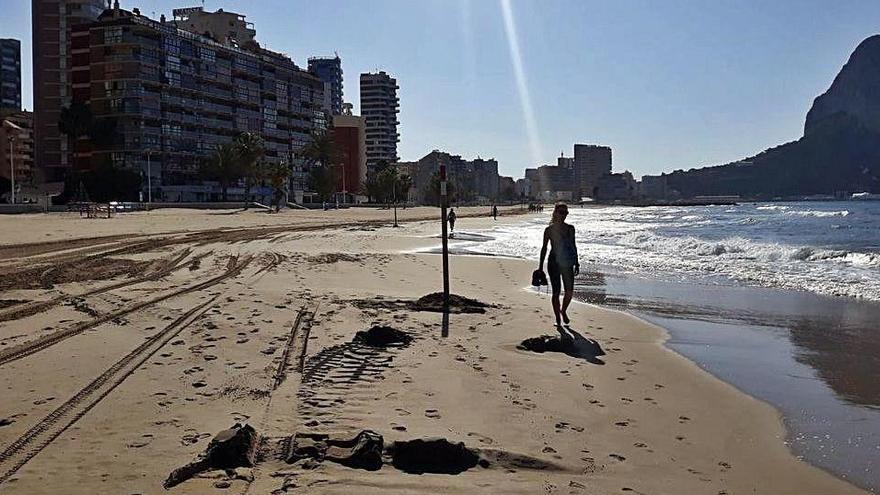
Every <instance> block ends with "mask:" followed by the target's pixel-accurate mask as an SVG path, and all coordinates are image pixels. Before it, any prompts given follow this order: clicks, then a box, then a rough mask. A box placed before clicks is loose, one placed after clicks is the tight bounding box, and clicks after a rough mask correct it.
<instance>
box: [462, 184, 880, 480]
mask: <svg viewBox="0 0 880 495" xmlns="http://www.w3.org/2000/svg"><path fill="white" fill-rule="evenodd" d="M549 217H550V213H549V208H548V212H547V213H545V214H544V215H540V216H538V217H533V218H530V219H529V220H525V221H521V222H514V223H508V224H504V225H500V226H498V227H496V228H495V229H493V230H491V231H490V232H483V233H481V234H482V235H481V236H478V237H472V238H471V237H466V236H462V239H460V240H458V241H456V242H455V243H454V244H453V249H454V250H456V251H457V252H459V253H465V254H467V253H484V254H493V255H507V256H516V257H522V258H527V259H532V260H536V259H537V257H538V253H539V250H540V246H541V240H542V234H543V230H544V228H545V227H546V225H547V222H548V220H549ZM567 221H568V223H571V224H573V225H574V226H575V229H576V232H577V245H578V250H579V259H580V262H581V271H582V273H581V275H580V276H579V277H578V278H577V280H576V298H577V299H579V300H581V301H583V302H588V303H594V304H599V305H604V306H609V307H614V308H617V309H622V310H625V311H629V312H631V313H634V314H636V315H637V316H639V317H642V318H644V319H646V320H648V321H651V322H653V323H656V324H658V325H660V326H662V327H664V328H666V329H667V330H668V331H669V334H670V338H669V340H668V342H667V343H666V345H667V346H669V347H670V348H672V349H673V350H675V351H676V352H679V353H680V354H682V355H684V356H686V357H688V358H689V359H691V360H693V361H694V362H696V363H697V364H698V365H699V366H700V367H702V368H703V369H705V370H707V371H709V372H710V373H712V374H714V375H715V376H718V377H719V378H721V379H723V380H725V381H727V382H729V383H731V384H733V385H734V386H736V387H738V388H740V389H741V390H743V391H745V392H746V393H749V394H751V395H753V396H755V397H757V398H759V399H762V400H764V401H767V402H769V403H771V404H773V405H774V406H776V407H777V408H778V409H779V410H780V411H781V412H782V413H783V417H784V421H785V424H786V427H787V429H788V431H789V435H788V438H787V439H786V441H787V442H788V443H789V445H790V447H791V449H792V450H793V452H794V453H795V454H796V455H799V456H802V457H803V458H805V459H806V460H808V461H809V462H811V463H813V464H815V465H817V466H820V467H823V468H825V469H828V470H829V471H831V472H833V473H835V474H837V475H838V476H841V477H843V478H846V479H848V480H850V481H852V482H854V483H856V484H858V485H860V486H862V487H865V488H867V489H869V490H871V491H874V492H877V491H880V472H878V471H880V202H855V201H848V202H800V203H755V204H742V205H736V206H703V207H674V206H668V207H648V208H632V207H621V206H609V207H585V208H579V207H576V206H574V207H571V208H570V214H569V216H568V219H567ZM527 283H528V281H523V285H526V284H527ZM548 314H549V313H548ZM548 321H550V320H549V316H548ZM574 323H575V324H576V322H574Z"/></svg>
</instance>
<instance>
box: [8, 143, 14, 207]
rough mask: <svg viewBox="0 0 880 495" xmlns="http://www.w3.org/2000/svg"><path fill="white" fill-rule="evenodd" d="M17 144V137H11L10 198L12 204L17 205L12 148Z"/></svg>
mask: <svg viewBox="0 0 880 495" xmlns="http://www.w3.org/2000/svg"><path fill="white" fill-rule="evenodd" d="M14 142H15V135H14V134H10V135H9V181H10V188H9V193H10V198H11V199H12V204H15V152H14V149H13V147H12V143H14Z"/></svg>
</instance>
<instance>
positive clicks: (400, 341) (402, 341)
mask: <svg viewBox="0 0 880 495" xmlns="http://www.w3.org/2000/svg"><path fill="white" fill-rule="evenodd" d="M412 340H413V338H412V337H411V336H410V335H409V334H408V333H406V332H403V331H400V330H397V329H396V328H391V327H387V326H374V327H372V328H370V329H369V330H361V331H359V332H357V333H356V334H355V335H354V339H352V342H354V343H356V344H363V345H367V346H370V347H392V346H405V345H407V344H409V343H410V342H412Z"/></svg>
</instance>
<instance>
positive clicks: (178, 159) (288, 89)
mask: <svg viewBox="0 0 880 495" xmlns="http://www.w3.org/2000/svg"><path fill="white" fill-rule="evenodd" d="M178 14H180V12H178ZM210 14H212V13H205V12H203V11H199V13H198V17H199V18H200V21H199V22H200V24H197V23H195V22H188V21H189V20H190V19H191V18H189V17H187V18H186V19H185V20H184V21H183V22H181V23H180V24H179V23H178V22H174V21H166V20H165V18H164V16H163V17H162V18H161V19H160V20H158V21H157V20H154V19H150V18H148V17H146V16H144V15H141V14H140V12H139V11H138V10H137V9H133V10H132V11H127V10H123V9H120V8H112V9H107V10H106V11H105V12H104V13H102V14H101V15H100V16H99V18H98V19H97V20H96V21H95V22H91V23H85V24H80V25H78V26H76V27H75V28H74V31H73V33H72V37H71V52H72V59H73V60H72V67H71V71H72V76H71V77H72V94H73V100H74V102H76V103H83V104H86V105H88V107H89V108H90V110H91V112H92V114H93V115H94V121H95V122H96V123H98V124H101V126H100V127H101V128H102V129H106V130H107V131H108V132H107V136H105V137H104V138H102V139H85V138H83V139H80V140H79V141H78V142H77V144H76V148H75V150H74V153H72V157H71V159H72V160H73V161H75V163H76V167H77V168H79V169H83V168H87V167H94V166H96V165H98V164H101V163H106V162H108V161H109V162H111V163H113V164H114V165H117V166H121V167H129V168H133V169H136V170H139V171H141V173H142V174H143V177H144V179H145V180H144V188H146V183H147V180H149V182H150V184H151V186H152V194H153V198H154V200H156V201H159V200H165V201H210V200H215V199H218V198H219V196H220V191H219V187H218V186H217V185H216V184H212V183H210V182H206V181H204V180H203V178H202V177H201V176H200V174H199V168H200V164H201V163H203V161H204V160H205V159H206V157H207V156H209V155H210V153H211V152H212V151H213V150H215V149H216V148H217V147H218V146H219V145H221V144H223V143H226V142H229V141H230V140H232V139H234V137H235V136H237V135H238V134H240V133H242V132H252V133H256V134H258V135H260V136H261V137H262V138H263V140H264V141H265V148H266V156H265V161H266V162H269V163H285V164H288V165H289V166H291V168H292V171H293V175H292V179H291V184H290V188H291V193H292V194H291V199H295V200H297V201H302V198H303V195H304V194H305V193H306V192H307V191H308V189H309V180H308V170H306V169H305V167H306V162H305V160H303V159H302V158H301V156H300V150H301V149H302V148H303V147H304V146H305V145H306V144H307V143H308V141H309V139H310V135H311V133H313V132H314V131H317V130H323V129H325V128H326V126H327V122H326V120H325V114H324V110H323V104H322V103H323V100H324V95H323V90H324V85H323V83H322V82H321V81H320V80H319V79H318V78H317V77H315V76H314V75H312V74H309V73H308V72H307V71H304V70H302V69H300V68H299V67H297V65H296V64H295V63H294V62H293V61H292V60H291V59H290V58H289V57H287V56H285V55H283V54H280V53H276V52H273V51H270V50H267V49H265V48H262V47H260V46H259V45H258V44H257V43H255V42H253V43H246V44H243V43H240V40H239V39H238V38H233V37H232V36H226V37H225V38H224V39H223V41H217V40H216V39H214V38H215V36H216V35H212V36H211V37H209V36H206V35H205V34H198V33H196V32H191V31H190V29H192V30H194V31H203V32H207V30H206V29H205V28H204V26H206V25H210V24H211V21H210V19H208V18H209V17H210ZM227 14H230V13H226V12H221V13H220V15H221V16H225V15H227ZM232 15H234V16H235V19H236V20H241V21H242V22H244V21H243V17H242V16H239V15H238V14H232ZM190 24H192V25H193V26H190ZM181 25H183V26H184V27H187V28H188V29H184V28H182V27H180V26H181ZM245 27H247V25H245ZM236 36H243V35H236ZM242 45H247V47H246V48H245V47H244V46H242ZM240 192H241V191H240V189H236V188H234V187H233V188H230V193H231V194H230V197H233V198H235V197H236V194H240Z"/></svg>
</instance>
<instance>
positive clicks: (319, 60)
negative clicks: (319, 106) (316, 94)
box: [309, 55, 343, 115]
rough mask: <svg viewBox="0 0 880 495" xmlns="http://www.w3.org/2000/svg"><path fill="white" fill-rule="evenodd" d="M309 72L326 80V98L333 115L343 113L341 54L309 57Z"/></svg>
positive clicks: (328, 108)
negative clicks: (331, 56)
mask: <svg viewBox="0 0 880 495" xmlns="http://www.w3.org/2000/svg"><path fill="white" fill-rule="evenodd" d="M309 72H311V73H312V74H314V75H315V76H317V77H318V79H320V80H321V81H323V82H324V99H325V100H326V106H327V110H328V112H329V113H330V114H331V115H342V95H343V93H342V60H340V58H339V55H337V56H335V57H333V58H330V57H311V58H309Z"/></svg>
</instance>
